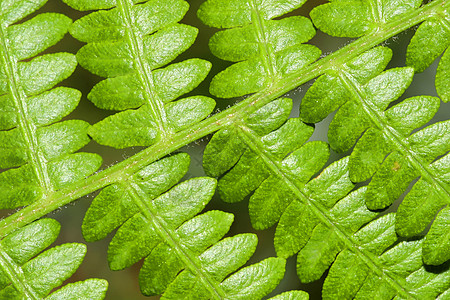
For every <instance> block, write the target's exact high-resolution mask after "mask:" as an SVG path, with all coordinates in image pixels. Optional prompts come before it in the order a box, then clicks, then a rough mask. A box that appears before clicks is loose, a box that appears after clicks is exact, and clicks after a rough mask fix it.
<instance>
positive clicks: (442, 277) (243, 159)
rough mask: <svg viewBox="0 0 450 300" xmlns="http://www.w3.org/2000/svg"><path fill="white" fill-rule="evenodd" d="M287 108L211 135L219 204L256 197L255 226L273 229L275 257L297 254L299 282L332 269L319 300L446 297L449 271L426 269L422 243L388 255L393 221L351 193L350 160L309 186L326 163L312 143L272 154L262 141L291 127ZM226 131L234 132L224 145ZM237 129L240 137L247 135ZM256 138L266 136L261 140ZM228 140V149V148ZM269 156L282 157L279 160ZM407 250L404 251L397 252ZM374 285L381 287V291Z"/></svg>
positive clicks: (268, 109)
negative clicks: (418, 282)
mask: <svg viewBox="0 0 450 300" xmlns="http://www.w3.org/2000/svg"><path fill="white" fill-rule="evenodd" d="M290 104H291V103H290V101H289V100H288V99H279V100H275V101H273V102H271V103H270V104H268V105H266V106H264V107H263V108H261V109H260V110H258V111H256V112H255V113H254V114H253V115H250V116H249V117H248V119H247V120H244V121H243V122H242V123H241V124H240V125H239V126H240V127H239V128H234V129H233V128H229V129H223V130H222V131H219V132H218V133H216V135H214V136H213V138H212V139H211V141H210V143H209V144H208V146H207V148H206V151H205V154H204V166H205V170H206V171H207V172H208V173H209V174H210V175H214V176H221V177H219V192H220V193H221V195H222V198H224V199H225V200H228V201H230V200H232V199H235V198H236V197H237V195H239V196H240V197H241V198H240V199H242V198H243V197H245V196H246V195H248V194H250V193H251V192H252V191H254V193H253V194H252V195H251V197H250V202H249V210H250V218H251V221H252V225H253V226H254V227H255V228H256V229H265V228H267V227H269V226H272V225H273V224H275V223H277V222H278V225H277V228H276V231H275V239H274V243H275V250H276V252H277V255H278V256H279V257H283V258H287V257H289V256H292V255H295V254H297V253H298V256H297V274H298V276H299V278H300V280H301V281H302V282H304V283H309V282H312V281H315V280H318V279H320V278H321V277H322V275H323V274H324V272H325V271H326V270H327V269H328V268H329V267H330V266H331V269H330V274H329V275H328V276H327V279H326V280H325V285H324V289H323V293H322V295H323V298H324V299H353V298H359V297H362V298H365V297H366V295H367V294H370V293H375V292H379V293H378V294H376V295H374V296H373V297H374V298H375V299H392V298H393V297H394V296H396V295H398V296H399V297H406V298H408V297H409V298H415V299H421V298H423V297H425V298H427V297H429V298H431V296H433V297H436V296H438V295H439V294H441V293H443V292H444V291H445V290H446V289H447V288H448V287H449V286H450V281H448V279H449V278H448V271H443V272H441V273H433V272H427V271H425V270H424V269H423V265H422V256H421V255H422V248H421V247H422V241H419V242H404V243H403V244H399V245H397V246H396V247H398V248H396V247H394V248H392V249H391V250H389V249H390V248H391V247H392V246H394V243H395V242H396V241H397V235H396V232H395V216H394V215H393V214H390V215H386V216H383V217H380V218H378V219H376V220H375V221H373V220H374V219H375V218H376V217H377V215H378V213H377V212H373V211H370V210H369V209H367V207H366V198H367V196H368V193H367V189H368V188H367V187H363V188H360V189H357V190H354V191H352V190H353V189H354V184H353V183H352V181H351V180H350V174H349V164H350V158H348V157H346V158H344V159H342V160H339V161H337V162H334V163H332V164H331V165H330V166H328V167H327V168H326V169H325V170H323V171H322V173H320V175H319V176H317V177H316V178H314V179H312V180H310V177H311V176H312V175H313V174H315V173H316V172H318V171H319V170H320V169H321V168H322V166H323V165H324V164H325V163H326V161H327V159H328V149H327V148H326V146H325V148H321V147H320V146H319V145H321V144H320V143H316V142H310V143H306V144H305V145H303V146H301V144H300V145H299V148H298V149H292V148H286V149H288V150H286V152H284V153H283V152H281V151H280V152H277V150H279V149H278V148H277V147H272V148H269V147H267V148H268V149H267V148H266V149H265V147H264V141H266V140H270V139H269V138H267V136H270V135H271V134H275V133H278V132H281V129H282V128H283V127H285V126H287V124H289V121H291V122H292V121H293V120H295V119H289V120H288V121H286V119H287V116H288V114H289V112H290V109H291V105H290ZM297 120H298V119H297ZM283 122H284V124H283ZM258 125H259V126H258ZM236 127H237V126H236ZM258 129H259V130H265V131H266V132H267V131H269V130H272V132H270V133H268V134H267V133H266V132H264V131H259V132H258ZM227 130H229V131H231V130H234V131H233V133H230V134H228V136H227V138H224V137H225V136H226V134H227ZM239 130H242V131H244V130H245V134H240V133H239ZM255 132H258V133H259V135H262V134H263V133H266V135H263V136H262V137H260V136H259V135H258V134H256V133H255ZM295 132H296V135H293V134H291V135H285V136H296V137H299V136H302V133H301V132H302V131H301V130H296V131H295ZM250 134H252V136H253V137H254V138H253V139H250V138H249V136H250ZM310 134H311V133H309V134H308V135H307V136H306V138H308V137H309V135H310ZM285 136H283V137H285ZM285 139H286V138H284V139H283V138H278V139H277V141H280V140H285ZM226 140H229V141H230V143H229V144H226V143H225V141H226ZM303 142H304V141H303ZM286 143H287V142H286ZM292 144H295V143H292ZM269 149H270V151H269ZM273 153H277V154H278V153H279V154H281V153H283V154H282V155H281V156H280V157H281V159H280V158H277V157H276V156H274V155H273ZM288 153H290V154H288ZM250 158H251V159H250ZM283 158H284V159H283ZM228 186H230V188H228ZM231 186H234V189H232V188H231ZM236 191H237V192H236ZM236 193H237V194H236ZM230 202H231V201H230ZM371 221H372V222H371ZM370 222H371V223H370ZM368 223H369V224H368ZM366 224H368V225H366ZM404 244H405V245H408V246H407V247H406V246H405V247H401V246H400V245H404ZM410 247H412V248H413V250H414V251H412V250H411V249H410ZM389 251H392V252H395V254H393V255H392V258H391V260H392V261H389V262H385V256H388V255H390V253H391V252H389ZM424 251H425V247H424ZM411 252H412V253H414V257H413V258H411V257H410V256H411V255H412V254H411ZM336 256H337V259H336ZM341 257H342V258H341ZM335 260H336V261H335ZM414 276H418V278H421V279H420V280H424V282H429V285H428V288H427V289H421V288H419V287H418V286H415V285H414V284H409V283H407V280H408V278H410V277H414ZM434 276H435V277H434ZM343 278H348V280H346V279H344V280H343ZM431 278H435V280H436V283H435V284H431V283H430V282H431V281H433V280H434V279H431ZM374 286H382V287H383V288H382V289H381V290H380V291H378V289H377V288H375V287H374ZM360 289H364V292H362V291H361V292H359V291H360ZM359 293H360V294H359Z"/></svg>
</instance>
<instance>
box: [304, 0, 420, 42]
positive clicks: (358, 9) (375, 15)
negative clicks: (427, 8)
mask: <svg viewBox="0 0 450 300" xmlns="http://www.w3.org/2000/svg"><path fill="white" fill-rule="evenodd" d="M421 4H422V1H421V0H413V1H405V0H382V1H370V0H362V1H354V0H341V1H333V2H330V3H327V4H323V5H320V6H317V7H315V8H314V9H313V10H312V11H311V18H312V20H313V22H314V25H316V26H317V27H318V28H319V29H320V30H321V31H323V32H325V33H327V34H329V35H332V36H338V37H359V36H362V35H364V34H367V33H369V32H370V31H372V30H376V29H378V28H379V27H381V26H382V24H383V23H386V22H388V21H392V20H393V19H395V18H396V17H399V16H401V15H403V14H407V13H408V12H411V11H413V10H414V9H415V8H418V7H419V6H420V5H421Z"/></svg>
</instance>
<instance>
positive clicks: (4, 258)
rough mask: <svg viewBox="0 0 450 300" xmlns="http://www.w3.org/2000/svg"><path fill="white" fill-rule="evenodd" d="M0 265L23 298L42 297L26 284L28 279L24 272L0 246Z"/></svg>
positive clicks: (33, 299) (38, 299) (34, 299)
mask: <svg viewBox="0 0 450 300" xmlns="http://www.w3.org/2000/svg"><path fill="white" fill-rule="evenodd" d="M0 267H1V268H2V270H3V271H4V272H5V274H6V275H7V276H8V278H9V279H10V280H11V283H12V284H13V286H14V288H16V289H17V290H18V291H19V292H20V293H21V294H22V295H23V296H24V297H25V299H27V300H28V299H31V300H40V299H42V298H41V297H39V295H37V294H36V292H35V291H34V289H33V288H32V287H31V286H30V285H29V284H28V281H29V280H28V279H27V278H25V274H24V273H23V271H22V268H21V267H20V266H18V265H17V264H16V263H15V262H14V261H13V260H12V258H11V257H9V255H8V254H7V253H6V252H5V250H3V248H2V247H1V246H0Z"/></svg>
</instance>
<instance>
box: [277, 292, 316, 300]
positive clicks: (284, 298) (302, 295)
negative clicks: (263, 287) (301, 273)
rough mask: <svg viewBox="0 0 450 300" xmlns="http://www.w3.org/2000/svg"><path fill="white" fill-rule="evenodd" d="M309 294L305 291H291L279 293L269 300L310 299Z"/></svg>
mask: <svg viewBox="0 0 450 300" xmlns="http://www.w3.org/2000/svg"><path fill="white" fill-rule="evenodd" d="M308 299H309V295H308V293H306V292H303V291H289V292H285V293H282V294H279V295H277V296H275V297H272V298H270V299H269V300H308Z"/></svg>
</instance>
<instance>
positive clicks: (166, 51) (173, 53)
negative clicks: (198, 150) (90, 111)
mask: <svg viewBox="0 0 450 300" xmlns="http://www.w3.org/2000/svg"><path fill="white" fill-rule="evenodd" d="M96 2H98V3H96ZM135 2H140V1H135ZM66 3H67V4H69V5H71V6H73V7H74V8H78V9H83V10H84V9H98V8H109V7H115V8H113V9H111V10H101V11H97V12H93V13H91V14H89V15H87V16H84V17H82V18H81V19H79V20H77V21H76V22H75V23H74V24H73V26H72V27H71V29H70V33H71V34H72V35H73V36H74V37H75V38H77V39H78V40H80V41H83V42H87V43H88V44H87V45H85V46H84V47H83V48H81V49H80V51H78V53H77V59H78V62H79V63H80V65H81V66H83V67H84V68H86V69H87V70H89V71H90V72H92V73H94V74H96V75H99V76H103V77H109V78H108V79H106V80H103V81H101V82H100V83H98V84H97V85H96V86H95V87H94V88H93V89H92V91H91V92H90V93H89V95H88V99H89V100H91V101H92V102H93V103H94V104H95V105H96V106H98V107H100V108H103V109H111V110H123V112H120V113H117V114H115V115H112V116H110V117H108V118H106V119H104V120H103V121H100V122H99V123H97V124H95V125H94V126H93V127H92V128H91V129H90V130H89V135H90V136H91V137H92V138H93V139H94V140H95V141H96V142H98V143H99V144H102V145H107V146H112V147H115V148H126V147H131V146H149V145H151V144H154V143H155V142H156V141H158V140H159V139H161V138H165V137H167V136H170V135H172V134H173V133H175V132H178V131H181V130H183V129H185V128H187V127H189V126H192V125H193V124H195V123H197V122H199V121H200V120H202V119H204V118H205V117H207V116H208V115H209V114H210V113H211V112H212V110H213V109H214V106H215V102H214V100H212V99H211V98H208V97H204V96H193V97H188V98H184V99H181V100H178V101H175V102H173V100H175V99H177V98H178V97H180V96H181V95H183V94H185V93H188V92H190V91H191V90H192V89H194V88H195V87H196V86H198V85H199V84H200V82H202V81H203V80H204V79H205V77H206V75H207V74H208V72H209V69H210V68H211V64H210V63H209V62H207V61H204V60H200V59H189V60H185V61H183V62H179V63H176V64H171V65H169V66H166V67H165V68H161V67H163V66H165V65H167V64H168V63H170V62H171V61H172V60H174V59H175V58H176V57H177V56H178V55H179V54H181V53H182V52H184V51H185V50H186V49H187V48H189V47H190V46H191V45H192V43H193V42H194V40H195V38H196V36H197V32H198V30H197V29H196V28H193V27H190V26H187V25H182V24H178V23H176V22H178V21H180V20H181V19H182V18H183V16H184V15H185V13H186V11H187V10H188V4H187V3H186V2H185V1H182V0H176V1H170V2H169V1H165V0H159V1H147V2H146V3H143V4H139V5H133V4H132V3H130V2H129V1H123V0H122V1H117V3H116V2H115V1H108V2H105V1H94V2H93V3H87V2H86V3H84V2H78V1H66ZM148 16H151V17H150V18H149V17H148Z"/></svg>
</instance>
